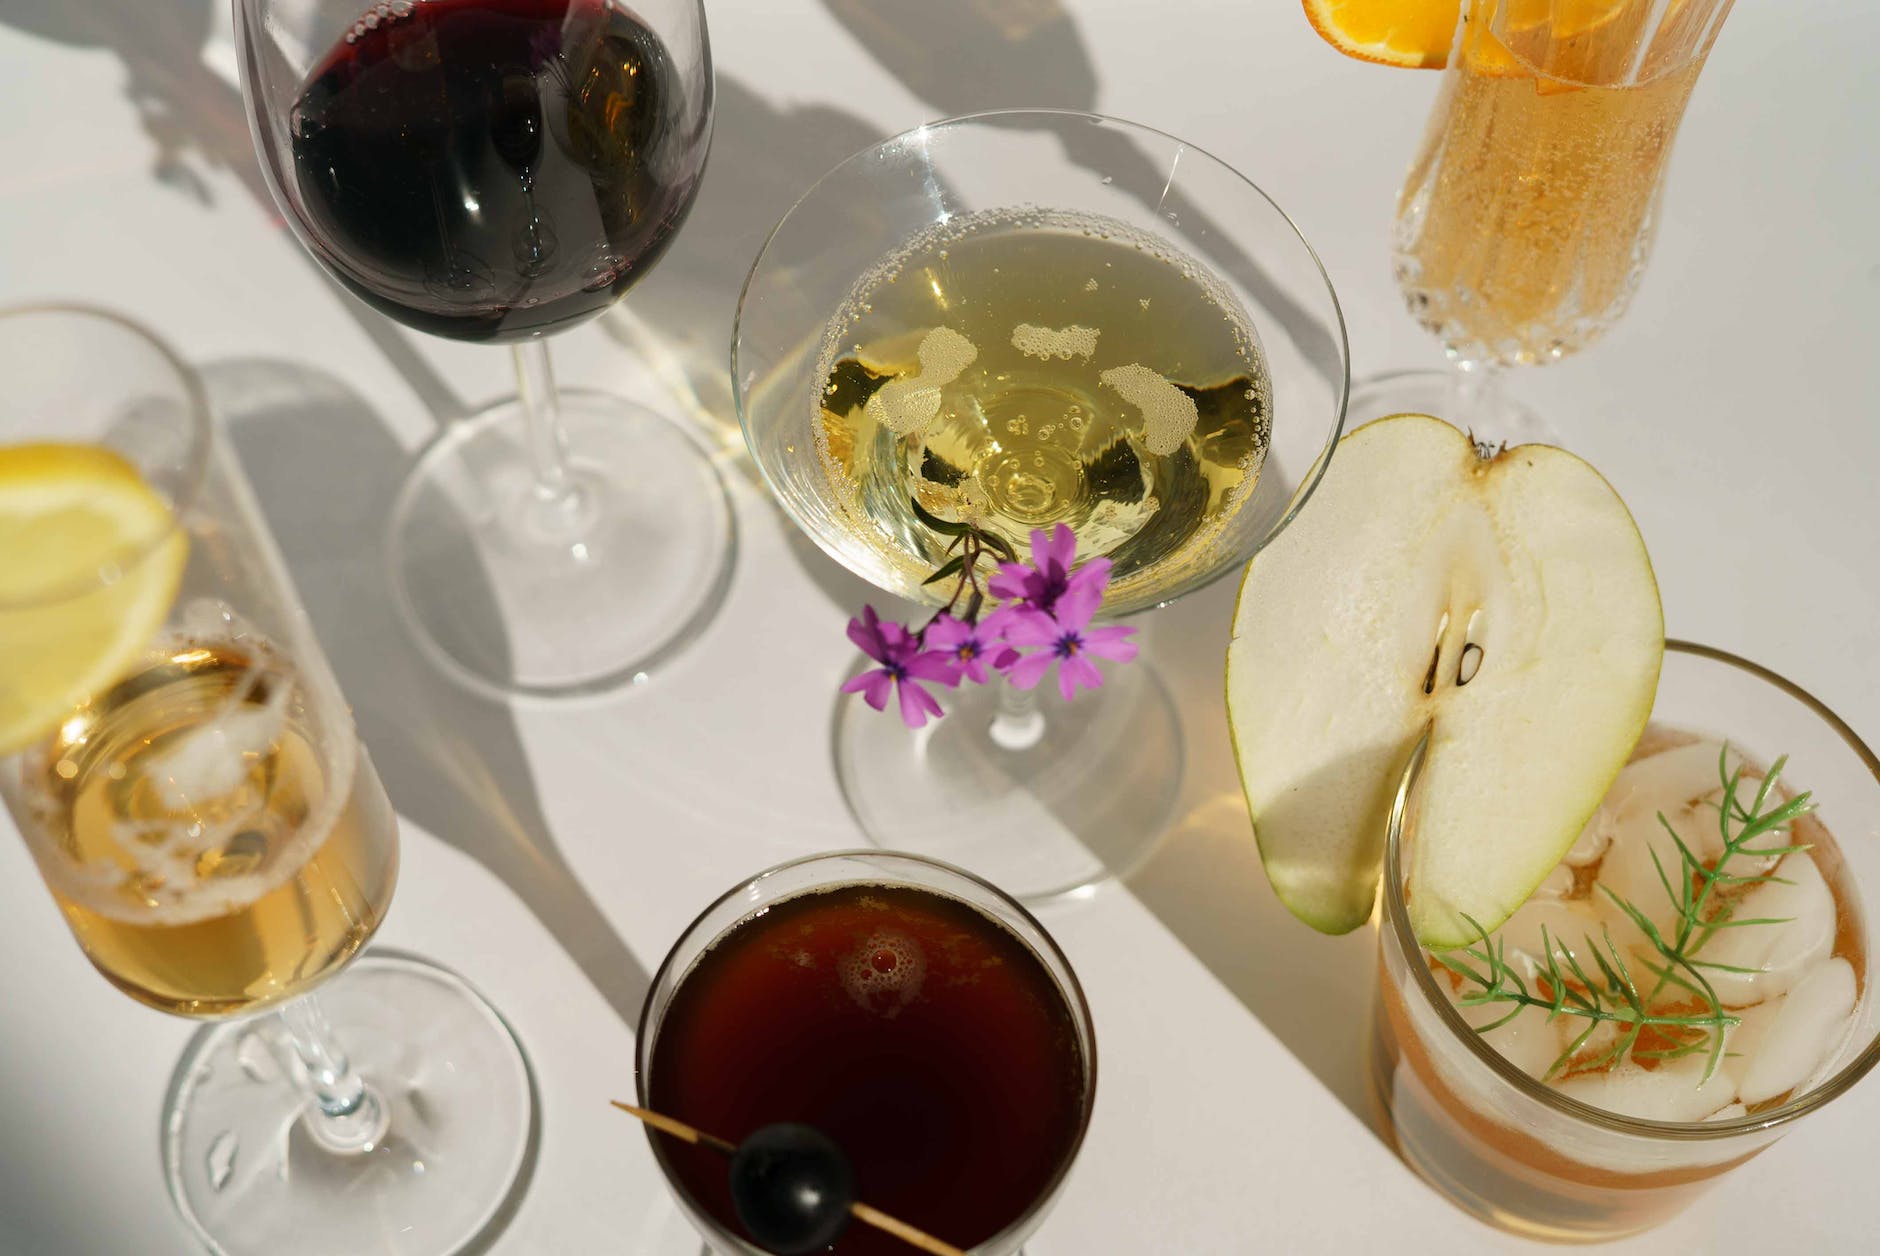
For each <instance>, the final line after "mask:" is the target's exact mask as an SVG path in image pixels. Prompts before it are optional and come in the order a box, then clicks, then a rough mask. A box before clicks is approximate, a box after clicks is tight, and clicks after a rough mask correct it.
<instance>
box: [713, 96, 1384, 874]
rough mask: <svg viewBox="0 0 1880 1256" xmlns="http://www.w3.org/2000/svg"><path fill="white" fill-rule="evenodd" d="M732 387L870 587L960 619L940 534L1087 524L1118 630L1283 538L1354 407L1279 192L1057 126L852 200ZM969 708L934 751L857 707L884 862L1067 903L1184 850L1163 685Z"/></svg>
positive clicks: (1196, 156) (992, 693)
mask: <svg viewBox="0 0 1880 1256" xmlns="http://www.w3.org/2000/svg"><path fill="white" fill-rule="evenodd" d="M1204 259H1205V260H1204ZM732 375H733V380H732V384H733V388H734V390H735V393H736V396H737V401H738V410H739V417H740V419H741V421H742V423H743V425H744V433H745V438H746V440H747V442H748V443H749V445H750V448H751V453H752V456H753V458H754V459H755V460H756V462H757V465H758V466H759V468H761V469H762V471H763V473H764V476H765V478H766V480H767V481H768V482H769V484H770V487H771V490H772V491H773V492H774V493H775V494H776V495H777V498H778V500H779V501H781V502H782V503H783V505H784V507H785V509H786V510H787V511H789V513H790V514H791V516H792V517H793V518H794V519H795V520H796V522H797V524H798V525H799V526H800V527H802V528H803V530H804V531H805V532H807V533H808V534H809V535H810V537H811V538H813V539H814V540H815V541H816V543H817V544H818V545H819V546H821V547H822V548H823V549H824V550H825V551H826V552H827V553H829V554H830V555H831V556H832V557H834V558H835V559H836V560H837V561H838V562H841V563H842V564H844V565H845V566H847V567H848V568H849V569H850V570H851V571H853V572H855V573H856V574H857V575H859V576H861V577H862V578H863V579H865V580H868V581H870V582H871V583H873V584H875V585H877V586H878V587H880V588H882V589H884V590H886V591H888V592H890V593H894V594H899V595H901V596H904V597H906V598H909V599H911V600H914V601H925V602H930V603H934V602H944V601H945V598H946V593H945V592H944V591H943V588H942V585H940V584H932V583H926V581H927V578H928V577H929V576H931V575H933V574H934V572H935V570H936V569H937V568H939V567H941V566H942V565H943V564H944V563H946V562H947V561H948V556H947V546H948V544H949V542H950V541H951V539H952V537H951V536H950V535H949V534H948V533H947V532H946V531H944V529H943V528H936V527H935V526H933V523H934V521H938V522H940V523H942V524H943V525H945V526H946V527H957V525H959V524H961V523H968V524H971V525H972V526H974V527H976V528H979V529H981V530H982V531H984V532H986V533H990V534H994V535H996V536H998V537H1000V538H1001V539H1002V540H1003V541H1004V542H1006V543H1008V544H1010V545H1011V546H1012V547H1013V548H1015V549H1018V550H1021V551H1022V550H1023V548H1024V547H1025V545H1026V543H1027V537H1028V535H1029V533H1030V532H1031V530H1033V529H1050V528H1053V527H1054V526H1055V525H1057V524H1060V523H1061V524H1065V525H1067V526H1069V527H1070V528H1072V529H1073V530H1074V531H1075V532H1076V534H1077V539H1078V543H1079V552H1080V555H1081V556H1082V557H1085V558H1089V557H1093V556H1096V555H1105V556H1108V557H1109V558H1110V559H1111V560H1112V562H1113V564H1114V566H1113V570H1112V575H1113V579H1112V581H1111V584H1110V586H1109V590H1108V593H1107V594H1106V595H1105V598H1104V603H1103V608H1102V609H1103V611H1104V613H1106V614H1110V615H1121V614H1128V613H1131V612H1135V611H1142V610H1147V609H1150V608H1152V607H1157V606H1162V605H1166V604H1167V603H1169V602H1171V601H1173V600H1174V599H1176V598H1177V597H1180V596H1181V595H1183V594H1185V593H1188V592H1191V591H1192V590H1194V589H1197V588H1200V587H1201V586H1203V585H1205V584H1207V583H1209V582H1210V581H1212V580H1214V579H1215V578H1216V577H1218V576H1220V575H1221V574H1223V573H1224V572H1227V571H1229V570H1232V569H1234V568H1236V567H1237V566H1239V565H1240V564H1242V563H1244V562H1245V561H1246V560H1247V559H1248V557H1250V556H1251V555H1252V554H1253V553H1254V552H1256V551H1257V550H1259V549H1260V547H1261V546H1263V545H1265V544H1266V543H1267V542H1268V541H1270V540H1271V539H1272V538H1273V537H1275V536H1276V535H1278V534H1279V532H1280V530H1281V529H1282V528H1284V527H1285V526H1286V524H1287V523H1288V522H1289V521H1290V520H1291V519H1292V518H1293V516H1294V514H1295V513H1297V511H1298V510H1299V509H1300V508H1301V507H1302V506H1303V505H1304V504H1305V501H1306V498H1307V497H1308V496H1309V495H1310V494H1311V491H1312V489H1313V487H1314V486H1315V485H1316V484H1317V482H1318V479H1319V476H1320V475H1321V474H1322V472H1323V471H1324V468H1325V465H1326V462H1327V460H1328V459H1329V457H1330V455H1331V450H1332V448H1333V446H1334V445H1335V444H1336V442H1337V439H1338V433H1339V430H1340V425H1341V423H1342V421H1343V418H1344V407H1345V389H1346V379H1347V375H1346V351H1345V335H1344V322H1343V318H1342V316H1341V314H1340V312H1339V309H1338V303H1337V299H1336V298H1335V297H1334V295H1333V293H1332V290H1331V287H1330V285H1329V283H1328V282H1327V280H1326V278H1325V274H1324V271H1323V269H1322V268H1321V267H1320V265H1319V261H1318V258H1317V256H1316V255H1315V254H1314V253H1313V252H1312V249H1311V248H1310V247H1309V246H1308V245H1307V244H1306V242H1305V241H1304V240H1303V239H1302V238H1301V237H1300V235H1299V232H1298V230H1297V229H1296V228H1295V227H1294V225H1293V224H1292V222H1291V220H1289V219H1288V218H1287V217H1286V215H1285V214H1284V213H1282V212H1281V211H1280V209H1279V207H1278V206H1276V205H1275V204H1274V203H1273V202H1272V201H1271V200H1270V199H1269V198H1268V197H1267V196H1266V194H1265V193H1263V192H1261V191H1260V189H1259V188H1257V187H1255V186H1254V185H1253V184H1251V183H1249V182H1247V180H1246V179H1244V178H1242V177H1241V176H1240V175H1238V174H1236V173H1235V172H1234V171H1233V170H1231V169H1229V168H1228V167H1227V166H1226V165H1224V164H1222V163H1221V162H1219V161H1217V160H1216V159H1214V158H1213V157H1211V156H1209V155H1208V154H1206V153H1204V152H1202V151H1200V150H1199V149H1196V148H1195V147H1194V146H1193V145H1190V144H1187V143H1184V142H1183V141H1181V140H1178V139H1175V138H1174V137H1172V136H1168V135H1164V134H1162V133H1161V132H1158V131H1153V130H1150V129H1148V128H1146V127H1140V126H1136V125H1134V124H1132V123H1128V122H1121V121H1118V120H1116V119H1112V118H1104V117H1099V116H1096V115H1092V114H1082V113H1063V112H1055V111H1050V110H1017V111H1010V112H1001V113H991V114H982V115H978V116H975V117H968V118H958V119H952V120H949V121H945V122H937V123H933V124H931V125H928V126H923V127H920V128H918V129H916V130H913V131H910V132H908V133H906V134H904V135H901V136H897V137H895V138H894V139H890V140H887V141H885V142H883V143H882V144H880V145H878V146H876V147H875V148H873V149H870V150H868V151H865V152H862V153H859V154H857V155H856V156H854V157H851V158H850V159H849V160H848V161H846V162H844V163H842V164H841V165H839V166H837V167H836V168H835V169H834V170H833V171H831V172H830V173H829V174H827V175H825V176H824V177H823V179H822V180H821V181H820V182H819V183H817V184H816V185H815V186H814V187H813V188H811V189H810V191H809V192H808V193H806V194H805V195H804V197H803V199H802V200H800V201H799V202H798V203H797V205H796V206H795V208H793V209H792V210H791V211H790V212H789V214H788V215H786V216H785V218H784V219H783V221H782V222H781V223H779V224H778V226H777V228H776V229H775V231H773V232H772V234H771V236H770V239H769V241H768V242H767V243H766V244H765V246H764V249H763V252H762V254H761V255H760V256H759V257H758V259H757V261H756V263H755V264H754V265H753V267H752V269H751V274H750V278H749V279H748V280H747V281H746V283H745V288H744V294H743V298H742V300H741V301H740V304H739V309H738V322H737V328H736V332H735V342H734V345H733V349H732ZM916 411H919V413H916ZM942 701H943V703H944V704H945V705H946V707H947V710H948V712H949V713H948V715H947V717H946V718H945V719H943V720H941V721H940V722H939V723H938V724H937V725H931V726H928V727H926V728H922V729H919V730H913V731H910V730H908V729H905V728H902V727H900V726H899V725H898V724H897V723H896V722H895V721H894V720H893V719H892V717H884V716H880V715H877V714H876V713H875V712H873V711H870V710H868V709H866V708H865V707H862V706H861V705H860V704H859V703H857V702H844V703H843V705H842V707H841V711H840V714H839V716H838V720H839V724H838V728H837V732H836V764H837V770H838V774H839V776H840V779H841V782H842V788H843V793H844V796H845V798H846V799H847V801H848V804H849V806H850V808H851V810H852V811H853V812H854V814H855V816H856V818H857V820H858V821H859V822H860V824H861V826H862V828H863V830H864V831H865V832H866V833H867V834H868V835H869V837H870V838H871V840H873V841H875V842H876V843H878V844H879V845H881V846H883V847H885V848H888V849H893V850H905V851H912V852H915V853H918V854H923V855H929V856H932V857H935V858H939V859H942V860H945V861H947V862H950V863H954V864H958V865H961V866H963V867H965V868H968V869H970V870H971V871H973V872H975V873H977V874H979V875H980V876H983V877H985V878H986V879H987V880H989V881H991V882H993V883H994V884H996V885H998V886H1000V887H1001V888H1003V889H1005V890H1006V891H1008V892H1010V893H1013V894H1016V895H1018V896H1019V897H1021V898H1026V899H1031V900H1038V899H1043V898H1049V897H1054V896H1058V895H1066V894H1080V893H1083V892H1085V891H1086V890H1088V889H1090V888H1091V887H1093V886H1095V885H1097V884H1099V883H1101V882H1102V881H1104V880H1106V879H1107V878H1109V877H1110V876H1113V875H1114V876H1120V875H1125V874H1127V873H1128V872H1129V871H1130V870H1131V869H1132V868H1133V867H1135V866H1136V865H1137V864H1138V863H1140V862H1141V861H1142V859H1143V858H1145V857H1146V855H1147V853H1148V852H1149V851H1150V850H1151V849H1152V848H1153V846H1154V844H1155V842H1156V840H1157V839H1158V838H1159V837H1160V836H1161V834H1162V833H1163V832H1164V831H1165V830H1166V828H1167V826H1168V824H1169V820H1170V817H1171V815H1172V811H1173V808H1174V805H1175V799H1176V797H1177V794H1178V791H1179V788H1180V785H1181V778H1182V767H1183V762H1184V758H1183V749H1182V729H1181V721H1180V719H1179V716H1178V713H1177V712H1176V710H1175V707H1174V704H1173V703H1172V702H1171V700H1170V698H1169V695H1168V693H1167V691H1166V690H1165V689H1164V687H1163V686H1162V684H1161V682H1160V681H1159V680H1158V679H1157V678H1156V676H1155V673H1154V672H1153V670H1151V669H1150V668H1149V667H1148V666H1147V665H1146V664H1144V663H1141V662H1138V663H1136V664H1134V665H1132V666H1129V667H1126V668H1122V669H1120V670H1117V671H1115V672H1114V673H1113V674H1111V675H1110V676H1109V677H1108V678H1107V680H1106V682H1105V683H1104V685H1103V687H1102V688H1101V689H1099V690H1097V691H1095V692H1085V693H1082V694H1079V695H1078V697H1077V700H1076V702H1075V703H1074V704H1072V705H1071V706H1070V707H1068V708H1065V707H1063V706H1062V705H1060V704H1059V703H1058V702H1057V700H1056V699H1055V698H1051V699H1048V700H1046V701H1044V702H1040V701H1039V700H1038V698H1037V695H1036V693H1035V692H1032V691H1021V690H1018V689H1015V688H1013V687H1011V686H1008V685H1003V684H998V685H985V686H973V687H962V688H961V689H959V690H956V691H953V692H950V693H949V694H947V695H945V696H944V697H943V699H942Z"/></svg>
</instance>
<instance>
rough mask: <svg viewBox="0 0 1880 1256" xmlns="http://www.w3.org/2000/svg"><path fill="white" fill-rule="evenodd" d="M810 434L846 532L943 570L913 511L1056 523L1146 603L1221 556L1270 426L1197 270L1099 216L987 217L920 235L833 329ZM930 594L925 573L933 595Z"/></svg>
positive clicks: (1250, 337)
mask: <svg viewBox="0 0 1880 1256" xmlns="http://www.w3.org/2000/svg"><path fill="white" fill-rule="evenodd" d="M818 377H819V379H820V381H821V387H820V389H819V391H820V396H819V397H818V398H817V400H816V401H815V402H814V403H813V404H815V405H817V407H818V411H819V413H818V414H817V416H816V419H817V421H816V424H815V430H816V434H817V443H818V446H819V448H820V452H821V455H822V458H823V462H824V466H825V469H826V470H827V472H828V474H829V476H830V477H831V479H832V481H833V482H834V483H835V485H836V487H837V489H838V496H839V497H840V498H841V499H842V500H843V501H844V502H846V503H847V504H848V505H847V513H846V516H845V523H846V524H847V526H848V527H849V528H850V530H851V532H852V533H853V534H854V535H855V536H857V537H859V538H860V539H862V540H863V542H864V543H865V544H867V545H868V546H869V547H871V548H872V549H874V550H876V551H877V552H878V553H880V554H881V555H883V556H884V557H886V558H887V560H888V561H889V562H890V563H891V564H893V566H894V567H895V568H896V569H898V570H899V571H900V572H901V573H902V575H903V581H904V587H903V590H902V591H903V592H906V593H909V594H910V595H917V594H918V590H919V587H920V582H921V581H922V580H923V579H924V578H925V577H927V576H928V575H930V574H931V573H932V572H933V571H934V570H935V569H936V568H937V567H939V566H940V565H941V564H942V563H943V562H945V561H946V546H947V543H948V541H949V540H950V538H949V537H947V536H944V535H942V534H941V533H939V532H938V531H936V530H934V529H933V528H931V527H929V526H928V525H927V524H925V523H923V522H922V521H921V519H920V517H919V515H918V514H917V513H916V511H915V509H914V504H915V503H918V504H919V507H920V509H921V510H924V511H926V512H927V513H928V514H930V515H932V516H934V517H936V518H939V519H943V520H946V521H948V522H966V523H970V524H973V525H974V526H976V527H979V528H982V529H985V530H987V531H990V532H993V533H995V534H997V535H999V536H1001V537H1003V538H1005V539H1006V540H1007V541H1009V542H1010V543H1012V545H1013V546H1014V547H1015V548H1017V549H1019V550H1021V551H1022V550H1023V547H1024V545H1025V544H1026V539H1027V537H1028V536H1029V535H1030V532H1031V530H1032V529H1034V528H1045V529H1049V528H1051V527H1052V526H1053V525H1055V524H1059V523H1063V524H1066V525H1068V526H1069V527H1070V528H1071V529H1072V530H1073V531H1074V532H1075V533H1076V534H1077V542H1078V552H1079V554H1080V555H1082V556H1085V557H1091V556H1096V555H1107V556H1108V557H1109V558H1110V559H1111V560H1112V562H1113V563H1114V574H1113V580H1112V583H1111V586H1110V594H1109V598H1108V601H1109V604H1111V605H1112V606H1117V605H1126V604H1127V605H1140V604H1145V603H1147V602H1150V601H1153V600H1154V599H1155V594H1156V591H1157V590H1160V589H1169V588H1173V587H1174V586H1175V585H1177V584H1179V583H1180V582H1181V581H1182V580H1184V579H1186V578H1187V577H1189V576H1191V575H1192V574H1194V572H1196V571H1197V570H1204V569H1206V568H1207V567H1208V566H1209V565H1210V564H1211V563H1212V561H1213V556H1212V555H1211V553H1210V551H1209V544H1210V542H1211V541H1212V540H1213V539H1214V538H1215V537H1216V536H1217V535H1218V534H1219V533H1220V532H1221V530H1222V527H1223V525H1224V524H1225V523H1226V522H1227V521H1228V520H1229V519H1230V518H1231V517H1232V515H1233V513H1234V511H1235V509H1236V508H1237V507H1238V506H1239V504H1240V503H1241V502H1242V501H1243V500H1244V499H1245V498H1246V496H1247V494H1248V492H1249V490H1251V489H1252V487H1253V484H1254V482H1255V480H1256V479H1257V477H1258V476H1259V473H1260V466H1261V463H1262V461H1263V460H1264V458H1265V456H1266V449H1267V443H1268V438H1269V436H1270V434H1271V422H1272V420H1271V411H1272V390H1271V386H1270V384H1269V382H1268V377H1267V371H1266V365H1265V359H1264V357H1263V356H1262V354H1261V352H1260V347H1259V343H1258V341H1257V340H1256V339H1255V336H1254V332H1253V329H1252V326H1251V324H1250V323H1249V321H1248V320H1247V318H1246V316H1245V314H1244V313H1243V312H1242V311H1241V310H1240V308H1239V305H1238V303H1237V302H1236V301H1235V300H1234V298H1233V297H1232V296H1231V295H1230V294H1229V293H1228V291H1227V289H1226V288H1225V286H1224V285H1222V284H1220V283H1219V282H1218V281H1216V280H1215V279H1214V278H1213V277H1212V276H1211V275H1210V274H1209V273H1208V272H1207V271H1206V270H1205V269H1204V268H1203V267H1202V266H1201V265H1200V264H1199V263H1196V262H1194V261H1192V260H1191V259H1189V258H1187V257H1185V256H1183V255H1181V254H1180V253H1178V252H1176V251H1175V250H1173V249H1171V248H1170V247H1168V246H1167V245H1166V244H1165V243H1164V242H1162V241H1160V240H1156V239H1154V238H1152V237H1150V236H1147V235H1145V234H1143V233H1142V232H1139V231H1135V230H1133V229H1131V228H1129V227H1126V226H1124V225H1123V224H1121V223H1118V222H1114V221H1111V220H1109V219H1104V218H1098V217H1094V216H1090V215H1074V214H1067V213H1056V212H1050V211H1036V210H1034V211H989V212H985V213H980V214H973V215H969V216H966V217H963V218H956V219H953V220H951V221H950V222H948V223H944V224H942V225H940V226H939V227H937V228H934V229H932V230H930V231H928V232H925V233H923V234H922V235H920V236H918V237H916V238H915V239H913V240H911V241H910V242H909V243H908V244H907V245H905V246H904V247H903V248H902V249H901V250H900V251H898V252H897V253H895V254H894V255H893V256H892V257H890V258H888V259H886V260H884V261H883V262H882V263H881V264H880V265H878V266H877V267H875V268H874V270H873V271H871V272H870V273H869V274H868V275H867V276H866V277H864V278H863V280H862V281H861V282H860V283H859V284H858V285H857V286H856V287H855V289H854V290H853V292H852V293H851V294H850V297H849V299H848V301H847V302H846V303H845V305H844V307H843V309H842V310H841V311H840V312H839V313H838V314H837V316H836V317H835V318H834V319H833V320H831V322H830V324H829V328H828V331H827V334H826V337H825V340H824V344H823V348H822V356H821V359H820V364H819V368H818ZM935 587H938V586H935Z"/></svg>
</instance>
